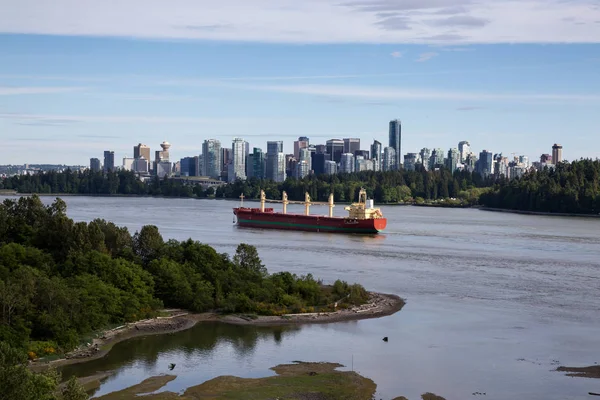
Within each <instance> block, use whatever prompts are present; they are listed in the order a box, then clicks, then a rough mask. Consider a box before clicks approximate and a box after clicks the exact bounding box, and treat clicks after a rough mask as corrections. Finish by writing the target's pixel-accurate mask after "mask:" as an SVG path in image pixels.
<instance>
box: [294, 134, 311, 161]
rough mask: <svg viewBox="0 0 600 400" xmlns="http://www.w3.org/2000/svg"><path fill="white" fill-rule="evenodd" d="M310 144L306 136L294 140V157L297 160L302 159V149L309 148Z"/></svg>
mask: <svg viewBox="0 0 600 400" xmlns="http://www.w3.org/2000/svg"><path fill="white" fill-rule="evenodd" d="M308 146H309V140H308V138H307V137H306V136H300V137H299V138H298V140H296V141H295V142H294V157H296V160H299V159H300V149H307V148H308Z"/></svg>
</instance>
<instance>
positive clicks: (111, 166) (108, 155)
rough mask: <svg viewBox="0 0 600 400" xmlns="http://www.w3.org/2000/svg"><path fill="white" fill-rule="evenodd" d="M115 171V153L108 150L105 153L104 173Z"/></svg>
mask: <svg viewBox="0 0 600 400" xmlns="http://www.w3.org/2000/svg"><path fill="white" fill-rule="evenodd" d="M114 170H115V152H114V151H110V150H106V151H105V152H104V172H113V171H114Z"/></svg>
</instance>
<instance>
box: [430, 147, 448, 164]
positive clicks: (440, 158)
mask: <svg viewBox="0 0 600 400" xmlns="http://www.w3.org/2000/svg"><path fill="white" fill-rule="evenodd" d="M444 165H446V163H445V157H444V149H441V148H439V147H438V148H437V149H433V151H432V152H431V157H430V158H429V168H430V169H431V170H433V169H434V168H436V167H441V166H444Z"/></svg>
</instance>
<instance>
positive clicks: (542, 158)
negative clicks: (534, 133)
mask: <svg viewBox="0 0 600 400" xmlns="http://www.w3.org/2000/svg"><path fill="white" fill-rule="evenodd" d="M553 161H554V160H552V156H551V155H550V154H542V155H541V156H540V162H541V163H542V164H552V162H553Z"/></svg>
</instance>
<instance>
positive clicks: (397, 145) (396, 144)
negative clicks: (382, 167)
mask: <svg viewBox="0 0 600 400" xmlns="http://www.w3.org/2000/svg"><path fill="white" fill-rule="evenodd" d="M389 136H390V138H389V139H390V141H389V142H390V143H389V147H391V148H393V149H394V150H395V156H396V160H395V162H394V167H393V169H400V167H401V163H402V160H401V157H402V123H401V122H400V120H398V119H395V120H392V121H390V135H389Z"/></svg>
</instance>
